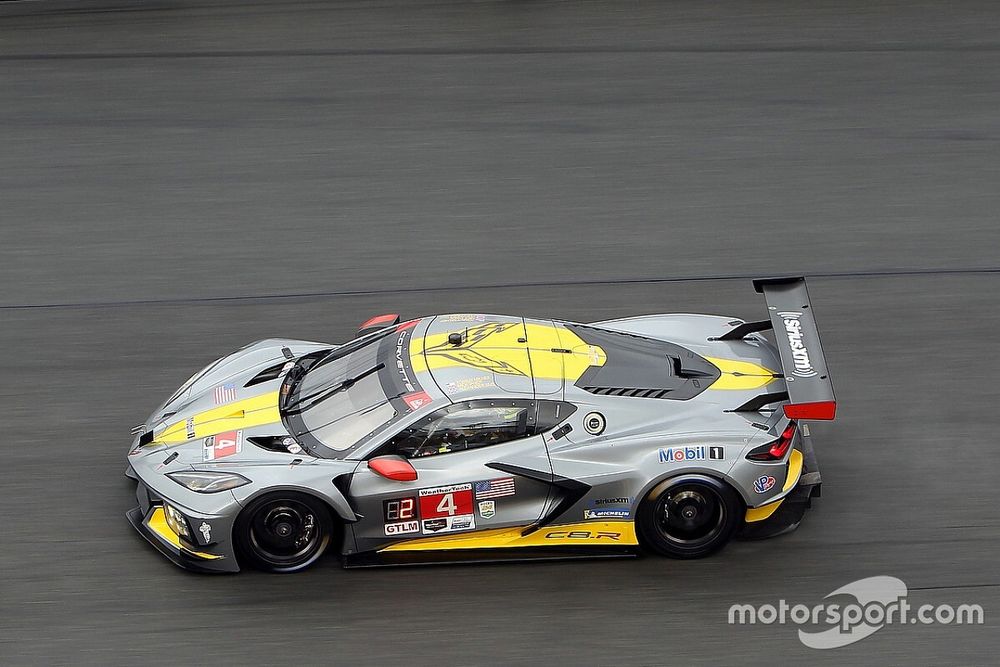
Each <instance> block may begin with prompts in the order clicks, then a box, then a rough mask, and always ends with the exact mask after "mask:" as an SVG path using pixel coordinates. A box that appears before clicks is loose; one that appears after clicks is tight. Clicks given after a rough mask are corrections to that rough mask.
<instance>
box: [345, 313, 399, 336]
mask: <svg viewBox="0 0 1000 667" xmlns="http://www.w3.org/2000/svg"><path fill="white" fill-rule="evenodd" d="M397 324H399V315H397V314H396V313H388V314H386V315H376V316H375V317H372V318H369V319H368V320H367V321H365V322H363V323H362V324H361V326H360V327H358V335H357V336H355V338H361V337H362V336H365V335H368V334H370V333H371V332H373V331H378V330H379V329H385V328H386V327H393V326H396V325H397Z"/></svg>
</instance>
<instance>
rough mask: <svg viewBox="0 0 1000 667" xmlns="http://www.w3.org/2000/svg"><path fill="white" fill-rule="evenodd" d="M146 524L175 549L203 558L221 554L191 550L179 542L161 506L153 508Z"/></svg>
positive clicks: (179, 539) (207, 558) (212, 558)
mask: <svg viewBox="0 0 1000 667" xmlns="http://www.w3.org/2000/svg"><path fill="white" fill-rule="evenodd" d="M146 525H147V526H149V529H150V530H152V531H153V532H154V533H156V535H157V537H159V538H161V539H162V540H163V541H164V542H166V543H167V544H169V545H170V546H172V547H174V548H175V549H179V550H181V551H184V553H189V554H191V555H192V556H197V557H198V558H204V559H205V560H216V559H218V558H222V556H217V555H215V554H207V553H204V552H202V551H192V550H191V549H188V548H187V547H185V546H184V545H183V544H181V538H180V537H179V536H178V535H177V533H175V532H174V531H173V530H172V529H171V528H170V526H168V525H167V517H166V515H165V514H164V513H163V508H162V507H157V508H156V509H154V510H153V513H152V514H151V515H150V516H149V521H147V522H146Z"/></svg>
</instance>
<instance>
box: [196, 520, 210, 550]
mask: <svg viewBox="0 0 1000 667" xmlns="http://www.w3.org/2000/svg"><path fill="white" fill-rule="evenodd" d="M198 530H199V531H201V536H202V537H204V538H205V543H206V544H208V543H209V542H211V541H212V527H211V526H210V525H208V522H207V521H202V522H201V525H200V526H198Z"/></svg>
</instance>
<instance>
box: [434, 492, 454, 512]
mask: <svg viewBox="0 0 1000 667" xmlns="http://www.w3.org/2000/svg"><path fill="white" fill-rule="evenodd" d="M457 510H458V505H456V504H455V494H454V493H446V494H444V495H443V496H441V502H439V503H438V506H437V511H438V512H441V513H442V514H447V515H448V516H455V512H456V511H457Z"/></svg>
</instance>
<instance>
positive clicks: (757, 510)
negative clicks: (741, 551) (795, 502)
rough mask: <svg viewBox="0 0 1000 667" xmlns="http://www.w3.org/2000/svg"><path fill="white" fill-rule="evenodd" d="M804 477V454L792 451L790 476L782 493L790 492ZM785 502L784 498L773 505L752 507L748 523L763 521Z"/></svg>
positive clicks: (782, 488)
mask: <svg viewBox="0 0 1000 667" xmlns="http://www.w3.org/2000/svg"><path fill="white" fill-rule="evenodd" d="M801 476H802V452H800V451H799V450H797V449H793V450H792V455H791V456H790V457H789V459H788V476H787V477H786V478H785V485H784V486H783V487H781V492H782V493H784V492H785V491H788V490H790V489H791V488H792V487H793V486H795V485H796V484H798V483H799V478H800V477H801ZM784 501H785V499H784V498H782V499H781V500H776V501H774V502H773V503H768V504H767V505H761V506H760V507H752V508H750V509H748V510H747V516H746V520H747V523H753V522H754V521H763V520H764V519H766V518H768V517H769V516H771V515H772V514H774V512H775V510H777V509H778V508H779V507H781V503H783V502H784Z"/></svg>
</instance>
